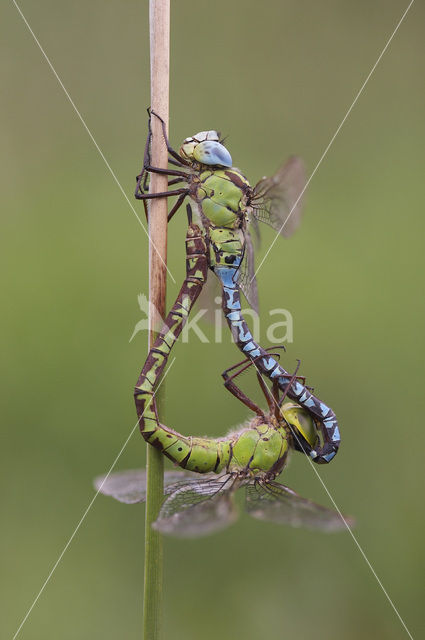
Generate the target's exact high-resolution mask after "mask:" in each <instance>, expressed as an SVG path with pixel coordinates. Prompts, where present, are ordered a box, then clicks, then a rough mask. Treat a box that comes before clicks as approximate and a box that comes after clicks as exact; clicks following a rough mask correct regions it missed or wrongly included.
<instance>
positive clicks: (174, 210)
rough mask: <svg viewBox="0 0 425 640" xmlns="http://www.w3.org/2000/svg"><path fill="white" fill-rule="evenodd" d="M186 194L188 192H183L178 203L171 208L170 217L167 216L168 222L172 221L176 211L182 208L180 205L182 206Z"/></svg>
mask: <svg viewBox="0 0 425 640" xmlns="http://www.w3.org/2000/svg"><path fill="white" fill-rule="evenodd" d="M186 195H187V194H186V193H182V194H181V195H180V196H179V197H178V199H177V201H176V203H175V204H174V206H173V208H172V209H171V211H170V213H169V214H168V218H167V220H168V222H170V220H171V218H172V217H173V215H174V214H175V213H176V211H178V209H180V207H181V206H182V204H183V200H184V199H185V197H186ZM189 224H190V223H189Z"/></svg>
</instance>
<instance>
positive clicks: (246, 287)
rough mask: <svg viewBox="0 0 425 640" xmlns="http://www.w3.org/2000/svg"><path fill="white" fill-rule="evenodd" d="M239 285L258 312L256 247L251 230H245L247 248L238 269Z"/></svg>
mask: <svg viewBox="0 0 425 640" xmlns="http://www.w3.org/2000/svg"><path fill="white" fill-rule="evenodd" d="M238 285H239V286H240V288H241V289H242V292H243V294H244V296H245V298H246V299H247V301H248V303H249V304H250V306H251V307H252V308H253V309H254V311H256V312H257V313H258V289H257V280H256V278H255V263H254V247H253V245H252V238H251V234H250V233H249V231H245V250H244V256H243V259H242V263H241V266H240V267H239V271H238Z"/></svg>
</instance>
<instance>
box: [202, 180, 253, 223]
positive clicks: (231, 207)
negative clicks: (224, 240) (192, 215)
mask: <svg viewBox="0 0 425 640" xmlns="http://www.w3.org/2000/svg"><path fill="white" fill-rule="evenodd" d="M249 188H250V185H249V182H248V180H247V179H246V178H245V177H244V176H243V175H242V174H241V173H240V172H239V171H237V170H236V169H233V168H232V169H206V170H205V171H201V173H200V174H199V184H198V186H197V189H196V193H195V196H196V200H197V202H198V204H199V205H200V207H201V209H202V213H203V214H204V216H205V217H206V218H207V219H208V220H209V222H210V223H211V224H212V225H213V226H214V227H228V228H230V229H234V228H236V227H239V226H240V224H241V218H242V216H243V211H244V209H245V204H246V193H247V191H248V190H249Z"/></svg>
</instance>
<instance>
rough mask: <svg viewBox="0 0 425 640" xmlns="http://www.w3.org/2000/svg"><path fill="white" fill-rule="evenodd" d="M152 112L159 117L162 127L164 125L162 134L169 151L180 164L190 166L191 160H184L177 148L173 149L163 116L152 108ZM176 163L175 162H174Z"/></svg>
mask: <svg viewBox="0 0 425 640" xmlns="http://www.w3.org/2000/svg"><path fill="white" fill-rule="evenodd" d="M150 113H151V114H152V115H153V116H155V117H156V118H158V120H159V121H160V123H161V127H162V135H163V136H164V142H165V145H166V147H167V151H168V153H169V154H170V156H172V157H173V158H174V159H175V161H176V163H178V164H179V165H180V166H186V167H188V166H190V162H188V161H187V160H184V158H182V157H181V156H180V155H179V154H178V153H177V151H175V149H173V147H172V146H171V145H170V143H169V141H168V136H167V129H166V127H165V122H164V120H163V119H162V118H161V116H159V115H158V114H157V113H156V112H155V111H153V110H152V109H151V110H150ZM173 164H174V162H173Z"/></svg>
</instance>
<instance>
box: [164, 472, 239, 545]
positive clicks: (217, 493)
mask: <svg viewBox="0 0 425 640" xmlns="http://www.w3.org/2000/svg"><path fill="white" fill-rule="evenodd" d="M171 489H172V492H171V493H170V495H169V496H168V498H167V499H166V500H165V502H164V504H163V505H162V507H161V511H160V512H159V516H158V518H157V520H156V521H155V522H154V524H153V527H154V528H155V529H157V530H158V531H161V532H162V533H165V534H168V535H173V536H178V537H183V538H197V537H200V536H206V535H209V534H210V533H214V532H216V531H220V530H221V529H224V528H226V527H228V526H229V525H230V524H232V523H233V522H234V521H235V520H236V518H237V510H236V506H235V504H234V502H233V480H232V478H229V477H227V480H226V479H220V478H217V476H216V477H215V478H210V479H204V478H202V479H198V480H197V479H193V480H189V481H188V482H186V483H183V484H181V483H179V484H178V485H176V486H175V489H174V490H173V487H171Z"/></svg>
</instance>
